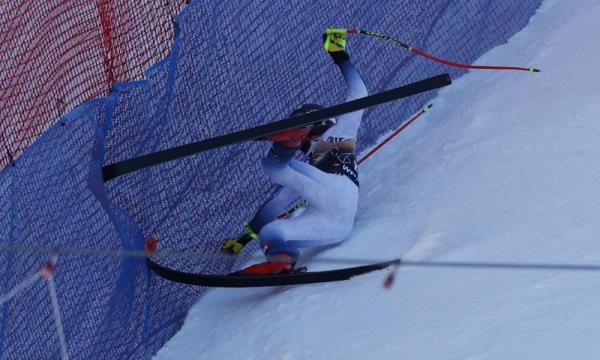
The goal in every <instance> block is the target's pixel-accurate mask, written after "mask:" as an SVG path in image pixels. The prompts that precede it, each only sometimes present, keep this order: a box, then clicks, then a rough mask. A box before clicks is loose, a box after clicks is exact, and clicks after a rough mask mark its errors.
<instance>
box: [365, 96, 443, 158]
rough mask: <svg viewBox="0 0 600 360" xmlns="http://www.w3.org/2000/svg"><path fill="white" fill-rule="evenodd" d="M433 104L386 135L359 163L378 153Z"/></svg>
mask: <svg viewBox="0 0 600 360" xmlns="http://www.w3.org/2000/svg"><path fill="white" fill-rule="evenodd" d="M432 106H433V104H429V105H427V106H425V107H424V108H423V109H421V111H419V112H418V113H416V114H415V115H413V117H412V118H410V119H409V120H408V121H407V122H406V123H404V124H402V126H400V127H399V128H398V129H396V130H394V132H393V133H391V134H390V135H389V136H388V137H386V138H385V139H384V140H383V141H382V142H380V143H379V144H378V145H377V146H375V147H374V148H373V149H372V150H371V151H369V152H368V153H367V154H366V155H365V156H363V157H362V158H361V159H360V160H358V162H357V164H359V165H360V164H361V163H362V162H363V161H365V160H367V159H368V158H370V157H371V155H373V154H374V153H376V152H377V151H378V150H379V149H381V148H382V147H383V145H385V144H387V143H388V142H389V141H390V140H392V139H393V138H394V137H395V136H396V135H398V134H399V133H400V132H401V131H402V130H404V129H406V127H407V126H408V125H410V124H411V123H412V122H413V121H415V120H417V119H418V118H419V117H420V116H421V115H423V114H425V113H426V112H428V111H429V109H431V107H432Z"/></svg>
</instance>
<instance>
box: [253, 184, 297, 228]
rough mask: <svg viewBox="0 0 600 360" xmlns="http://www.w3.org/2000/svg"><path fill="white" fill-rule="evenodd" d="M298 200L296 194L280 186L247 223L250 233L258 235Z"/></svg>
mask: <svg viewBox="0 0 600 360" xmlns="http://www.w3.org/2000/svg"><path fill="white" fill-rule="evenodd" d="M299 199H300V197H299V196H298V194H297V193H296V192H294V191H293V190H292V189H289V188H286V187H283V186H282V187H281V189H280V190H279V192H278V193H277V194H276V195H275V196H274V197H273V198H272V199H271V200H269V201H267V202H265V203H264V204H262V205H261V207H260V208H259V210H258V211H257V212H256V214H255V215H254V217H253V218H252V220H250V221H249V222H248V225H249V226H250V228H251V229H252V231H254V232H255V233H257V234H258V233H259V232H260V230H261V229H262V228H263V226H265V225H266V224H268V223H269V222H271V221H273V220H275V219H276V218H277V216H278V215H279V214H281V213H283V212H285V211H286V210H288V209H289V208H291V207H292V206H294V205H295V204H296V202H298V200H299Z"/></svg>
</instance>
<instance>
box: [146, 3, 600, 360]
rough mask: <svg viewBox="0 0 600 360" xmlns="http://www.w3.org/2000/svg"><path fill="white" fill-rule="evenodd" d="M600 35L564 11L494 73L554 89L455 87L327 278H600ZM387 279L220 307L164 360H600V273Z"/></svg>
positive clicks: (219, 300)
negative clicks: (354, 263) (378, 266)
mask: <svg viewBox="0 0 600 360" xmlns="http://www.w3.org/2000/svg"><path fill="white" fill-rule="evenodd" d="M598 19H600V3H599V2H597V1H595V0H579V1H558V0H546V1H545V2H544V3H543V4H542V6H541V7H540V9H539V10H538V12H537V14H536V15H535V16H534V17H532V19H531V21H530V24H529V25H528V26H527V27H526V28H525V29H524V30H523V31H521V32H520V33H518V34H516V35H515V36H513V37H512V38H511V39H510V40H509V41H508V43H506V44H504V45H502V46H499V47H497V48H495V49H492V50H491V51H489V52H488V53H486V54H485V55H484V56H482V57H481V58H480V59H478V60H477V61H476V63H478V64H523V65H528V66H529V65H532V66H536V67H538V68H540V69H542V72H541V73H535V74H531V73H525V72H485V71H473V72H470V73H468V74H467V75H465V76H463V77H461V78H459V79H456V80H455V81H454V84H453V85H452V86H450V87H448V88H445V89H443V90H442V91H441V92H440V93H439V96H438V97H437V98H436V99H434V101H433V103H434V104H435V107H434V108H433V109H432V111H431V112H430V113H428V114H426V115H424V116H423V118H422V119H419V120H418V121H417V122H415V123H414V124H412V125H411V126H410V127H409V128H408V129H407V130H406V131H405V133H403V134H401V135H400V136H399V137H397V138H396V139H395V140H394V141H392V142H391V143H390V144H388V145H386V146H385V147H383V148H382V150H381V151H380V152H378V153H377V154H376V155H375V156H374V157H373V158H372V159H370V160H369V161H367V162H365V164H364V165H363V166H361V203H360V208H359V214H358V219H357V223H356V227H355V231H354V232H353V235H352V237H351V239H350V240H348V241H346V242H345V243H344V244H343V245H342V246H340V247H336V248H333V249H329V250H327V251H326V252H324V253H323V254H320V255H317V256H316V257H315V258H314V259H313V261H312V262H311V263H309V266H310V268H311V270H320V269H325V268H331V267H332V266H333V265H331V264H327V263H324V262H319V261H317V260H318V258H319V256H325V255H326V256H328V257H336V258H340V259H341V258H347V259H352V258H360V259H366V258H372V259H374V260H381V259H389V258H394V257H398V256H400V255H402V256H403V258H404V259H406V260H412V261H434V260H435V261H475V262H486V261H490V262H517V263H555V264H598V263H599V261H600V246H599V242H598V234H600V221H598V219H599V218H600V169H599V167H598V165H597V163H598V160H597V156H598V155H597V154H598V152H599V150H600V142H599V141H598V139H599V138H600V122H599V115H600V102H599V101H598V99H600V87H598V85H597V84H598V82H599V81H600V71H598V58H599V56H600V41H598V30H599V29H600V27H599V26H600V25H599V22H598ZM357 66H358V67H359V68H360V64H357ZM343 265H344V264H335V266H343ZM385 274H386V273H385V272H376V273H371V274H367V275H364V276H361V277H357V278H355V279H353V280H351V281H348V282H340V283H330V284H317V285H309V286H300V287H281V288H265V289H216V290H213V291H210V292H209V293H208V294H207V295H206V296H205V297H204V298H202V299H201V300H200V301H199V302H198V303H197V304H196V305H195V306H194V307H193V308H192V309H191V311H190V313H189V315H188V317H187V319H186V322H185V324H184V326H183V328H182V329H181V331H180V332H179V333H178V334H177V335H176V336H174V337H173V339H171V340H170V341H169V342H168V343H167V344H166V345H165V346H164V348H163V349H161V350H160V351H159V353H158V354H157V355H156V356H155V359H156V360H174V359H177V360H185V359H261V360H264V359H286V360H293V359H598V358H600V346H599V345H598V343H597V340H596V339H597V337H598V335H597V334H598V333H599V332H600V321H598V320H596V319H597V314H598V313H599V312H600V303H599V302H598V301H597V300H596V299H597V296H596V295H599V292H600V291H599V290H597V289H599V288H600V287H599V285H600V278H599V276H598V275H600V274H598V273H597V272H593V271H588V272H567V271H561V270H559V269H557V270H544V271H526V270H492V269H456V268H454V269H444V268H428V267H402V268H400V270H399V271H398V273H397V275H396V278H397V279H396V284H395V285H394V287H393V288H392V289H390V290H384V289H383V288H382V287H381V283H382V281H383V279H384V277H385Z"/></svg>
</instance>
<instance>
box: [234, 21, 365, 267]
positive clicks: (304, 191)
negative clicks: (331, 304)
mask: <svg viewBox="0 0 600 360" xmlns="http://www.w3.org/2000/svg"><path fill="white" fill-rule="evenodd" d="M345 45H346V34H345V33H332V34H326V35H324V48H325V50H326V51H327V52H328V53H329V55H330V56H331V57H332V59H333V61H334V63H335V64H336V65H337V66H338V67H339V68H340V70H341V72H342V75H343V77H344V80H345V82H346V87H347V91H348V101H351V100H355V99H357V98H361V97H365V96H367V95H368V92H367V89H366V87H365V85H364V83H363V81H362V79H361V77H360V75H359V74H358V72H357V71H356V69H355V68H354V65H353V64H352V62H351V61H350V57H349V56H348V54H347V53H346V52H345V51H344V49H345ZM305 111H310V109H306V110H305ZM362 115H363V110H359V111H355V112H352V113H349V114H344V115H341V116H339V118H338V120H337V121H335V122H334V121H333V120H331V121H329V122H326V123H324V124H322V127H321V129H320V130H322V131H323V132H322V134H320V135H319V134H318V131H317V130H315V131H314V132H313V134H311V127H301V128H295V129H291V130H286V131H283V132H281V133H278V134H275V135H271V136H268V137H267V138H266V139H267V140H270V141H273V144H272V147H271V149H270V150H269V152H268V153H267V155H266V156H265V158H263V160H262V167H263V170H264V171H265V173H266V174H267V175H268V176H269V177H270V178H271V179H272V180H273V181H274V182H276V183H278V184H280V185H282V186H283V189H282V191H281V192H280V193H279V194H278V196H277V197H276V198H275V199H274V200H275V203H271V202H269V203H267V204H266V206H265V207H263V208H262V209H261V210H260V211H259V213H258V216H257V217H256V218H255V219H254V220H256V221H253V222H251V224H249V225H247V226H246V229H247V231H248V234H249V235H248V236H250V237H251V238H252V237H257V238H258V239H259V241H260V246H261V249H262V250H263V251H264V253H265V256H266V258H267V261H266V262H263V263H260V264H255V265H252V266H249V267H247V268H245V269H243V270H241V271H240V273H241V274H245V275H266V274H274V273H279V272H289V271H292V270H293V267H294V265H295V263H296V259H297V258H298V256H299V254H300V250H299V249H300V248H306V247H315V246H325V245H332V244H336V243H339V242H341V241H342V240H344V239H345V238H346V237H347V236H348V235H349V234H350V232H351V231H352V228H353V226H354V218H355V216H356V210H357V207H358V172H357V165H356V155H355V147H356V136H357V132H358V128H359V126H360V122H361V119H362ZM311 138H312V139H311ZM302 148H304V149H309V150H307V153H308V154H307V157H308V159H307V160H308V163H306V162H302V161H298V160H294V159H292V158H293V157H294V155H295V154H296V152H297V151H298V150H300V149H302ZM297 197H300V198H301V199H304V200H306V202H307V203H308V205H307V206H306V209H305V211H304V213H302V214H301V215H300V216H297V217H293V218H280V219H275V220H273V221H270V222H268V223H267V221H269V220H271V219H273V218H274V217H275V216H276V214H277V212H276V211H274V210H276V209H281V207H280V205H282V204H285V203H286V202H287V203H288V204H289V203H290V202H293V201H294V200H295V199H296V198H297ZM286 205H287V204H286ZM265 223H266V224H265ZM254 231H258V235H256V233H254ZM233 240H235V239H233ZM246 240H248V239H246ZM248 241H249V240H248ZM226 246H227V243H226V244H225V247H226ZM242 246H243V244H242V245H241V246H239V247H238V248H241V247H242Z"/></svg>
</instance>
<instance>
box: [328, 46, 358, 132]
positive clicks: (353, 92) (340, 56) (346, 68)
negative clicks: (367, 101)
mask: <svg viewBox="0 0 600 360" xmlns="http://www.w3.org/2000/svg"><path fill="white" fill-rule="evenodd" d="M330 55H331V57H332V59H333V61H334V62H335V64H336V65H337V66H338V67H339V68H340V71H341V72H342V76H343V77H344V81H345V83H346V91H347V99H346V101H352V100H356V99H359V98H362V97H365V96H367V95H369V93H368V91H367V87H366V86H365V83H364V82H363V80H362V78H361V76H360V74H359V73H358V71H357V70H356V68H355V67H354V64H352V62H351V61H350V57H349V56H348V54H346V52H344V51H339V52H335V53H330ZM363 112H364V110H357V111H354V112H351V113H348V114H344V115H340V116H339V117H338V119H337V123H336V125H335V126H334V127H333V128H331V129H329V131H327V133H326V136H332V137H337V138H345V139H352V138H356V134H357V132H358V128H359V126H360V122H361V120H362V116H363Z"/></svg>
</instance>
